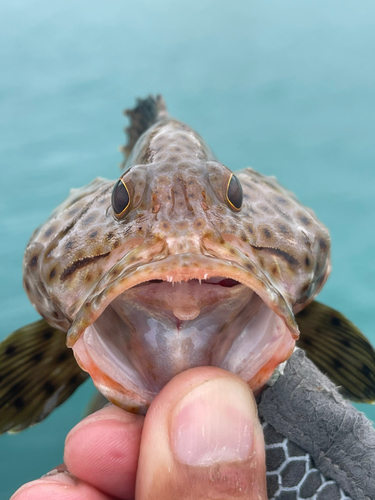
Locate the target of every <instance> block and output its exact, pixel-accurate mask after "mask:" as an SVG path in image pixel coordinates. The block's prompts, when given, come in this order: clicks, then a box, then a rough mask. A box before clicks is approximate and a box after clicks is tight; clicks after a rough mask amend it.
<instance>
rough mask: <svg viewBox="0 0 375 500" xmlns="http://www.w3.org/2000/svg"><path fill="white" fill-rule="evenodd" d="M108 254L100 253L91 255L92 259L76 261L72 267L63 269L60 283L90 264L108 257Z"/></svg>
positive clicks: (85, 258)
mask: <svg viewBox="0 0 375 500" xmlns="http://www.w3.org/2000/svg"><path fill="white" fill-rule="evenodd" d="M109 254H110V252H106V253H102V254H100V255H93V256H92V257H84V258H83V259H79V260H76V261H75V262H73V264H72V265H70V266H69V267H67V268H66V269H64V271H63V272H62V273H61V276H60V281H62V282H63V281H65V280H67V279H68V278H70V277H71V276H72V275H73V274H74V273H75V272H76V271H78V270H79V269H83V268H84V267H86V266H88V265H90V264H92V263H93V262H95V261H97V260H99V259H103V258H105V257H108V255H109Z"/></svg>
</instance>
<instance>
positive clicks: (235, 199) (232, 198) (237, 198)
mask: <svg viewBox="0 0 375 500" xmlns="http://www.w3.org/2000/svg"><path fill="white" fill-rule="evenodd" d="M226 199H227V202H228V204H229V206H230V207H231V208H233V210H236V212H238V211H239V210H241V207H242V200H243V193H242V186H241V183H240V181H239V180H238V179H237V177H236V176H235V175H234V174H232V175H231V176H230V178H229V181H228V185H227V192H226Z"/></svg>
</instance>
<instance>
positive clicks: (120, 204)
mask: <svg viewBox="0 0 375 500" xmlns="http://www.w3.org/2000/svg"><path fill="white" fill-rule="evenodd" d="M129 206H130V195H129V190H128V188H127V187H126V184H125V183H124V181H123V180H122V179H120V180H119V181H117V182H116V184H115V186H114V188H113V191H112V208H113V211H114V213H115V216H116V217H117V218H118V219H120V218H121V217H124V215H125V214H126V213H127V210H128V208H129Z"/></svg>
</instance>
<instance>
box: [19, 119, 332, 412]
mask: <svg viewBox="0 0 375 500" xmlns="http://www.w3.org/2000/svg"><path fill="white" fill-rule="evenodd" d="M230 176H231V171H230V170H229V168H227V167H226V166H224V165H223V164H221V163H219V162H218V161H217V160H216V158H215V157H214V155H213V154H212V152H211V151H210V149H209V148H208V147H207V146H206V145H205V143H204V141H203V140H202V139H201V137H200V136H199V135H198V134H197V133H196V132H194V131H193V130H192V129H191V128H189V127H188V126H186V125H185V124H183V123H181V122H179V121H177V120H174V119H172V118H170V117H169V116H168V115H167V114H166V112H165V111H163V110H162V111H161V112H160V113H159V116H158V121H157V122H156V124H155V125H153V126H152V127H150V128H149V129H148V130H147V131H146V132H145V133H144V134H143V135H142V136H141V138H140V139H139V140H138V142H137V143H136V145H135V147H134V148H133V150H132V153H131V154H130V156H129V158H128V160H127V162H126V165H125V169H124V173H123V174H122V176H121V179H123V181H124V183H125V184H126V186H127V187H128V189H129V193H130V200H131V201H130V207H129V210H127V212H126V215H125V216H124V217H122V218H119V219H117V218H116V217H115V216H114V211H113V208H112V204H111V193H112V189H113V187H114V185H115V183H116V182H117V180H116V181H113V180H105V179H102V178H98V179H95V180H94V181H93V182H92V183H91V184H89V185H88V186H86V187H83V188H81V189H75V190H72V192H71V194H70V196H69V198H68V199H67V200H66V201H65V202H64V203H63V204H62V205H60V206H59V207H58V208H57V209H56V210H55V211H54V212H53V214H52V216H51V217H50V218H49V219H48V221H47V222H46V223H45V224H44V225H42V226H41V227H40V228H39V229H38V230H37V231H36V232H35V233H34V234H33V236H32V238H31V240H30V242H29V244H28V246H27V249H26V253H25V258H24V286H25V289H26V291H27V293H28V295H29V298H30V300H31V302H32V303H33V304H34V306H35V308H36V309H37V310H38V312H39V313H40V314H41V315H42V316H43V317H44V318H45V319H46V320H47V321H48V322H49V323H50V324H51V325H53V326H54V327H57V328H60V329H62V330H65V331H68V330H69V334H68V345H69V346H73V345H74V344H75V342H76V341H77V340H78V339H79V338H80V336H81V335H82V333H83V332H84V330H85V328H87V327H88V326H89V325H91V324H92V323H93V322H94V321H95V320H96V319H97V318H98V317H99V316H100V315H101V314H102V312H103V310H104V309H105V308H106V307H107V306H108V305H109V304H110V303H111V302H112V301H113V299H114V298H115V297H116V296H118V295H119V293H122V292H123V290H127V289H129V288H130V287H133V286H135V285H137V284H139V283H142V282H146V281H148V280H164V281H172V282H179V281H187V280H191V279H194V278H196V279H199V280H204V279H206V278H207V277H208V278H210V277H212V276H225V277H227V278H231V279H233V280H236V281H238V282H239V283H243V284H244V285H246V286H247V287H249V288H251V289H253V290H255V291H256V293H257V294H258V295H259V296H260V297H261V298H262V300H263V301H264V302H265V303H266V304H267V306H268V307H270V308H271V309H272V310H273V311H274V312H275V313H276V314H277V315H278V316H280V318H282V320H283V321H284V323H285V325H286V326H287V329H288V330H289V332H290V336H291V339H292V340H293V342H292V340H291V342H290V344H289V345H288V348H287V349H286V351H288V352H287V353H284V359H285V358H286V357H287V356H288V355H289V354H290V353H291V352H292V350H293V346H294V340H295V339H296V338H297V337H298V327H297V326H296V323H295V321H294V314H295V313H296V312H298V311H299V310H301V309H302V308H303V307H305V305H307V304H308V303H309V302H311V301H312V300H313V298H314V297H315V296H316V294H317V293H318V292H319V290H320V289H321V287H322V286H323V284H324V282H325V280H326V279H327V277H328V274H329V271H330V260H329V251H330V239H329V234H328V231H327V229H326V228H325V227H324V226H323V225H322V224H321V223H320V222H319V221H318V220H317V219H316V217H315V215H314V213H313V212H312V210H310V209H308V208H306V207H304V206H302V205H301V204H300V203H299V202H298V200H297V199H296V198H295V197H294V195H293V194H292V193H290V192H289V191H287V190H286V189H284V188H283V187H281V186H280V185H279V184H278V183H277V181H276V180H275V178H273V177H266V176H263V175H261V174H259V173H257V172H256V171H254V170H252V169H250V168H247V169H245V170H242V171H241V172H236V176H237V178H238V179H239V180H240V182H241V184H242V188H243V193H244V196H243V204H242V208H241V210H239V211H235V210H233V207H231V206H230V204H228V200H227V197H226V188H227V186H228V182H229V179H230ZM78 361H79V362H80V361H81V363H80V364H81V367H83V368H85V369H88V367H87V366H85V365H84V363H83V362H82V360H80V359H79V357H78ZM280 361H283V359H281V360H278V362H280ZM88 371H89V372H90V374H91V375H92V376H93V373H92V372H91V371H90V370H88ZM269 374H270V373H269V372H267V374H266V375H267V376H269ZM93 378H94V380H95V377H93ZM96 382H97V385H98V386H100V387H101V383H102V382H103V380H102V381H101V383H98V381H96ZM262 382H263V383H264V380H263V379H262ZM106 395H107V397H108V394H106ZM112 400H115V402H116V398H112ZM117 402H118V401H117ZM130 406H131V405H130Z"/></svg>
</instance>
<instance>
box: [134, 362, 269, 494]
mask: <svg viewBox="0 0 375 500" xmlns="http://www.w3.org/2000/svg"><path fill="white" fill-rule="evenodd" d="M264 449H265V447H264V440H263V432H262V427H261V425H260V423H259V420H258V417H257V408H256V403H255V400H254V397H253V394H252V392H251V391H250V389H249V387H248V386H247V384H246V383H245V382H244V381H242V380H241V379H239V378H238V377H237V376H235V375H233V374H231V373H228V372H225V371H223V370H221V369H219V368H214V367H201V368H194V369H191V370H188V371H186V372H183V373H181V374H179V375H177V377H175V378H174V379H173V380H172V381H171V382H169V383H168V384H167V386H165V387H164V389H163V390H162V391H161V392H160V393H159V394H158V396H157V397H156V398H155V400H154V401H153V403H152V404H151V406H150V409H149V411H148V413H147V416H146V418H145V423H144V428H143V434H142V442H141V451H140V457H139V464H138V473H137V482H136V499H137V500H146V499H147V500H148V499H151V498H152V499H153V500H161V499H162V500H169V499H176V498H179V499H181V500H183V499H187V498H189V499H191V498H194V499H195V500H199V499H207V498H215V499H225V500H231V499H232V498H233V499H234V498H235V499H236V500H239V499H245V498H246V500H250V499H256V500H266V499H267V495H266V468H265V451H264Z"/></svg>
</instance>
